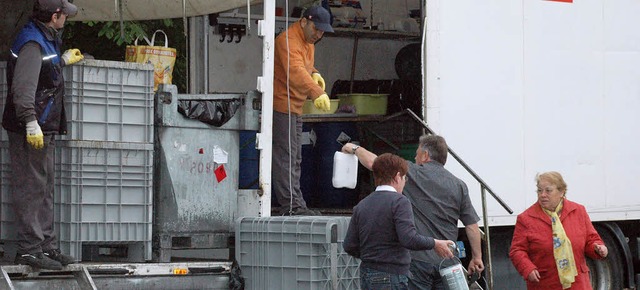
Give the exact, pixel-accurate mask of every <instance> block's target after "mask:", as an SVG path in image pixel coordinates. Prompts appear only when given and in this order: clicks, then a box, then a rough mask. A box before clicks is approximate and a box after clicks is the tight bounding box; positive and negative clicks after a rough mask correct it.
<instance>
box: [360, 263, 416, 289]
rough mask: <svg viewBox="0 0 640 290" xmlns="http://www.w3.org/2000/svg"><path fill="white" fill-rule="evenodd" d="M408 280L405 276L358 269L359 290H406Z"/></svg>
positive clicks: (362, 268)
mask: <svg viewBox="0 0 640 290" xmlns="http://www.w3.org/2000/svg"><path fill="white" fill-rule="evenodd" d="M408 280H409V278H407V276H405V275H401V274H391V273H387V272H383V271H378V270H374V269H370V268H364V267H360V284H361V285H360V289H363V290H406V289H409V285H408V283H409V282H408Z"/></svg>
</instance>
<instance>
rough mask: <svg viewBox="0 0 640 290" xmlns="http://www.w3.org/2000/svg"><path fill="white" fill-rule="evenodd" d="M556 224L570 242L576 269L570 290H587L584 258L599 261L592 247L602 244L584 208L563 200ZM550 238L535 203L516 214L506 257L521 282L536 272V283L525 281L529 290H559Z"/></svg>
mask: <svg viewBox="0 0 640 290" xmlns="http://www.w3.org/2000/svg"><path fill="white" fill-rule="evenodd" d="M560 221H561V222H562V226H563V227H564V230H565V232H566V233H567V236H568V237H569V240H571V246H572V247H573V256H574V258H575V260H576V267H577V268H578V276H576V281H575V282H574V283H573V284H572V285H571V288H570V289H580V290H585V289H591V282H590V281H589V268H588V267H587V263H586V261H585V255H586V256H589V257H590V258H592V259H602V257H600V255H598V254H597V253H596V252H595V248H594V246H595V244H600V245H604V242H603V241H602V239H601V238H600V235H598V232H597V231H596V230H595V228H594V227H593V225H592V224H591V219H589V215H588V214H587V211H586V209H585V208H584V206H582V205H580V204H577V203H575V202H572V201H570V200H568V199H565V200H564V208H563V209H562V215H561V216H560ZM552 237H553V234H552V230H551V219H550V218H549V216H547V214H545V213H544V211H542V208H541V207H540V204H538V203H537V202H536V203H535V204H533V205H532V206H531V207H529V208H528V209H527V210H525V211H524V212H523V213H521V214H520V215H518V219H517V222H516V228H515V231H514V233H513V240H512V241H511V250H510V252H509V257H510V258H511V262H512V263H513V266H514V267H515V268H516V270H518V273H520V275H522V277H523V278H524V279H525V280H526V279H527V277H528V276H529V273H531V271H533V270H534V269H538V272H539V273H540V282H539V283H533V282H529V281H527V289H529V290H537V289H538V290H562V285H561V284H560V278H559V277H558V269H557V267H556V262H555V260H554V257H553V242H552Z"/></svg>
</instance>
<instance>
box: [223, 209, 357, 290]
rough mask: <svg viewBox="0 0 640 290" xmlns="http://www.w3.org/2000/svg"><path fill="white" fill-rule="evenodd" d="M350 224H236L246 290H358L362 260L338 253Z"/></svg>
mask: <svg viewBox="0 0 640 290" xmlns="http://www.w3.org/2000/svg"><path fill="white" fill-rule="evenodd" d="M349 219H350V218H349V217H335V216H334V217H332V216H322V217H265V218H255V217H246V218H241V219H238V222H237V226H236V258H237V259H238V263H239V265H240V268H241V269H242V275H243V276H244V277H245V279H246V280H245V281H246V289H360V273H359V266H360V260H358V259H356V258H354V257H352V256H350V255H349V254H347V253H346V252H345V251H344V249H343V248H342V242H343V240H344V236H345V235H346V231H347V228H348V226H349Z"/></svg>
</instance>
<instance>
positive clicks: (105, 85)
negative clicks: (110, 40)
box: [59, 60, 153, 143]
mask: <svg viewBox="0 0 640 290" xmlns="http://www.w3.org/2000/svg"><path fill="white" fill-rule="evenodd" d="M64 78H65V109H66V114H67V121H68V123H67V124H68V132H67V135H62V136H59V139H60V140H97V141H112V142H141V143H152V142H153V67H152V66H151V65H148V64H138V63H131V62H116V61H104V60H85V61H82V62H80V63H78V64H76V65H72V66H67V67H65V69H64Z"/></svg>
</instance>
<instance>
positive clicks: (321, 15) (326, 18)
mask: <svg viewBox="0 0 640 290" xmlns="http://www.w3.org/2000/svg"><path fill="white" fill-rule="evenodd" d="M302 17H304V18H307V19H309V20H311V21H313V24H315V25H316V28H317V29H319V30H322V31H324V32H333V27H331V14H329V11H327V9H324V8H323V7H322V6H311V7H309V8H307V10H305V11H304V13H303V14H302Z"/></svg>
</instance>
